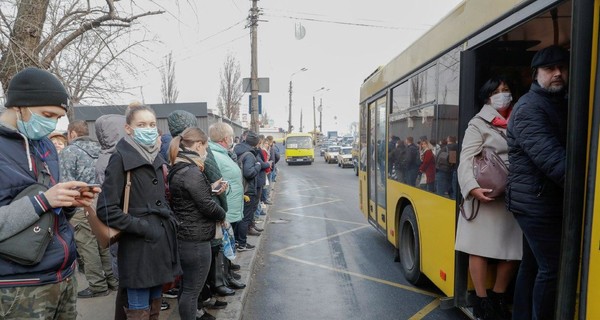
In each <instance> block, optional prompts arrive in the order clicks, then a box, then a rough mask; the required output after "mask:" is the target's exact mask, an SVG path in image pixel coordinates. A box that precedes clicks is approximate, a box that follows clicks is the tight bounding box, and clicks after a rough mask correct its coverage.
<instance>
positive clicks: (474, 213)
mask: <svg viewBox="0 0 600 320" xmlns="http://www.w3.org/2000/svg"><path fill="white" fill-rule="evenodd" d="M475 201H477V208H475ZM464 204H465V199H464V198H463V199H462V200H461V201H460V205H459V206H458V207H459V208H460V214H461V215H462V216H463V218H465V220H467V221H471V220H473V219H475V218H477V214H479V206H480V205H481V201H479V200H478V199H473V201H471V215H470V216H468V217H467V213H466V212H465V208H464Z"/></svg>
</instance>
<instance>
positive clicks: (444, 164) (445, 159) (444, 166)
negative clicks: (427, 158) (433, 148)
mask: <svg viewBox="0 0 600 320" xmlns="http://www.w3.org/2000/svg"><path fill="white" fill-rule="evenodd" d="M451 167H452V165H451V164H450V151H448V146H445V147H443V148H441V149H440V152H439V153H438V154H437V156H436V157H435V168H436V169H437V170H441V171H450V168H451Z"/></svg>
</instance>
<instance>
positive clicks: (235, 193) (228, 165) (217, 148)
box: [209, 141, 244, 222]
mask: <svg viewBox="0 0 600 320" xmlns="http://www.w3.org/2000/svg"><path fill="white" fill-rule="evenodd" d="M209 145H210V150H212V153H213V155H214V157H215V161H216V163H217V165H218V166H219V170H220V171H221V174H222V175H223V180H225V181H228V182H229V189H228V190H227V191H226V192H224V194H226V197H227V221H229V222H238V221H241V220H242V217H243V210H244V186H243V183H242V179H243V178H242V170H241V169H240V167H239V166H238V164H237V158H236V160H233V159H232V158H231V156H235V155H234V154H231V155H230V154H229V151H227V150H226V149H225V148H224V147H223V146H222V145H220V144H218V143H214V142H212V141H211V142H209Z"/></svg>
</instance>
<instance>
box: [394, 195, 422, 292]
mask: <svg viewBox="0 0 600 320" xmlns="http://www.w3.org/2000/svg"><path fill="white" fill-rule="evenodd" d="M399 229H400V240H399V243H398V253H399V256H400V263H401V265H402V273H403V274H404V278H406V280H407V281H408V282H410V283H412V284H413V285H419V284H422V283H423V279H424V276H423V274H422V273H421V247H420V242H419V226H418V224H417V218H416V216H415V211H414V209H413V207H412V206H411V205H408V206H406V207H404V210H402V217H401V218H400V228H399Z"/></svg>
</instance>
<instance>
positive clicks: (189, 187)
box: [169, 153, 225, 241]
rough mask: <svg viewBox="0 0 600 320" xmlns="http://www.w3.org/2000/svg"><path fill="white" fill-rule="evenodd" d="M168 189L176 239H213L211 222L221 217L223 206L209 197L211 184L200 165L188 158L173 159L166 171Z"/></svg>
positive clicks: (213, 226)
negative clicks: (174, 161)
mask: <svg viewBox="0 0 600 320" xmlns="http://www.w3.org/2000/svg"><path fill="white" fill-rule="evenodd" d="M180 154H181V153H180ZM169 189H170V191H171V207H172V209H173V212H174V213H175V216H176V217H177V220H179V222H180V224H179V230H178V232H177V239H179V240H184V241H209V240H211V239H213V238H214V236H215V223H216V222H217V221H221V220H224V219H225V210H223V208H221V206H219V204H217V203H216V202H215V201H214V200H213V198H212V191H211V185H210V183H209V182H208V179H207V178H206V175H204V173H203V172H202V171H200V168H199V167H198V166H197V165H196V164H194V163H190V162H178V163H175V165H174V166H173V167H172V168H171V170H170V172H169Z"/></svg>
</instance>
